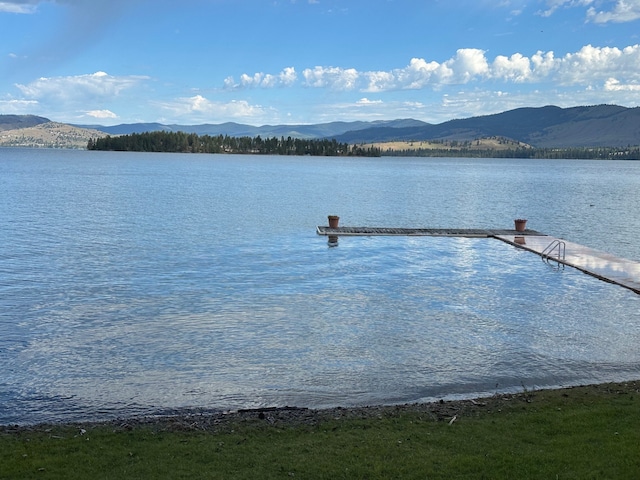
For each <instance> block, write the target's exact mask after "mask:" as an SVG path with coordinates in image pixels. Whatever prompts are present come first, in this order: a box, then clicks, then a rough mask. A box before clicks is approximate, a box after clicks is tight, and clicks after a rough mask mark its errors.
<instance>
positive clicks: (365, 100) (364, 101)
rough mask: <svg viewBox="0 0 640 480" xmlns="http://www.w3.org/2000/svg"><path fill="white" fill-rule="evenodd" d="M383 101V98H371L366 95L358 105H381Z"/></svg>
mask: <svg viewBox="0 0 640 480" xmlns="http://www.w3.org/2000/svg"><path fill="white" fill-rule="evenodd" d="M382 103H383V102H382V100H369V99H368V98H366V97H364V98H361V99H360V100H358V101H357V102H356V104H357V105H380V104H382Z"/></svg>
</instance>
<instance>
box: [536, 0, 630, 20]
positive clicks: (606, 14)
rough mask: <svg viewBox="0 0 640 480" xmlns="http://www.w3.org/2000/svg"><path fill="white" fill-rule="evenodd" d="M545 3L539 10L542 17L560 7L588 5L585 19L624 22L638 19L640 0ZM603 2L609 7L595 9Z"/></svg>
mask: <svg viewBox="0 0 640 480" xmlns="http://www.w3.org/2000/svg"><path fill="white" fill-rule="evenodd" d="M545 3H546V6H547V9H546V10H543V11H541V12H539V14H540V15H542V16H544V17H550V16H551V15H553V14H554V13H555V12H556V11H557V10H558V9H560V8H572V7H583V8H587V7H588V9H587V14H586V15H587V20H588V21H591V22H594V23H608V22H613V23H624V22H633V21H635V20H638V19H640V0H615V1H612V0H603V1H600V2H596V1H594V0H547V1H546V2H545ZM603 3H604V4H606V5H609V6H610V9H608V10H607V9H604V10H597V9H596V6H600V5H602V4H603ZM611 4H613V5H611ZM594 5H596V6H594Z"/></svg>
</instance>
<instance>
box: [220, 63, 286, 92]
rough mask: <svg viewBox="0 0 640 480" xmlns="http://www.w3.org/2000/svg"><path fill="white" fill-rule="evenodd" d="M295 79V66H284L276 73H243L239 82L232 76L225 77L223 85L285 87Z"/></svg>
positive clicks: (228, 87) (235, 87)
mask: <svg viewBox="0 0 640 480" xmlns="http://www.w3.org/2000/svg"><path fill="white" fill-rule="evenodd" d="M297 79H298V75H297V73H296V70H295V68H293V67H286V68H285V69H283V70H282V71H281V72H280V73H278V74H276V75H272V74H269V73H262V72H260V73H254V74H253V75H248V74H246V73H243V74H242V75H240V81H239V82H236V80H235V79H234V78H233V77H227V78H226V79H225V80H224V87H225V88H226V89H239V88H274V87H287V86H290V85H293V84H294V83H295V82H296V80H297Z"/></svg>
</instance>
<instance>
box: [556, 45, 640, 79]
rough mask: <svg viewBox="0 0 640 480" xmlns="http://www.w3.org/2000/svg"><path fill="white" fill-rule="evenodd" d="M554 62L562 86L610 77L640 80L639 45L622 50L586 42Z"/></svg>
mask: <svg viewBox="0 0 640 480" xmlns="http://www.w3.org/2000/svg"><path fill="white" fill-rule="evenodd" d="M556 63H557V67H556V68H557V80H558V81H560V82H561V84H563V85H591V84H593V83H597V82H600V81H602V80H604V79H606V78H609V77H611V76H616V77H620V78H621V79H622V80H623V81H632V80H640V45H633V46H629V47H625V48H624V49H622V50H620V49H619V48H617V47H593V46H591V45H587V46H585V47H582V48H581V49H580V50H579V51H578V52H576V53H568V54H567V55H565V56H564V57H563V58H561V59H558V60H556Z"/></svg>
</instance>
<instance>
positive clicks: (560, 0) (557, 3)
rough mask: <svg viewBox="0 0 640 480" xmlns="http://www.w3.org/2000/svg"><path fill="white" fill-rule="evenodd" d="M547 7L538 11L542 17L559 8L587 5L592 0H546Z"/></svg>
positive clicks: (551, 13)
mask: <svg viewBox="0 0 640 480" xmlns="http://www.w3.org/2000/svg"><path fill="white" fill-rule="evenodd" d="M545 3H546V4H547V9H546V10H543V11H541V12H539V14H540V15H542V16H543V17H550V16H551V15H553V14H554V13H555V12H556V10H558V9H559V8H562V7H564V8H569V7H587V6H589V5H591V4H592V3H593V0H547V1H546V2H545Z"/></svg>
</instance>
